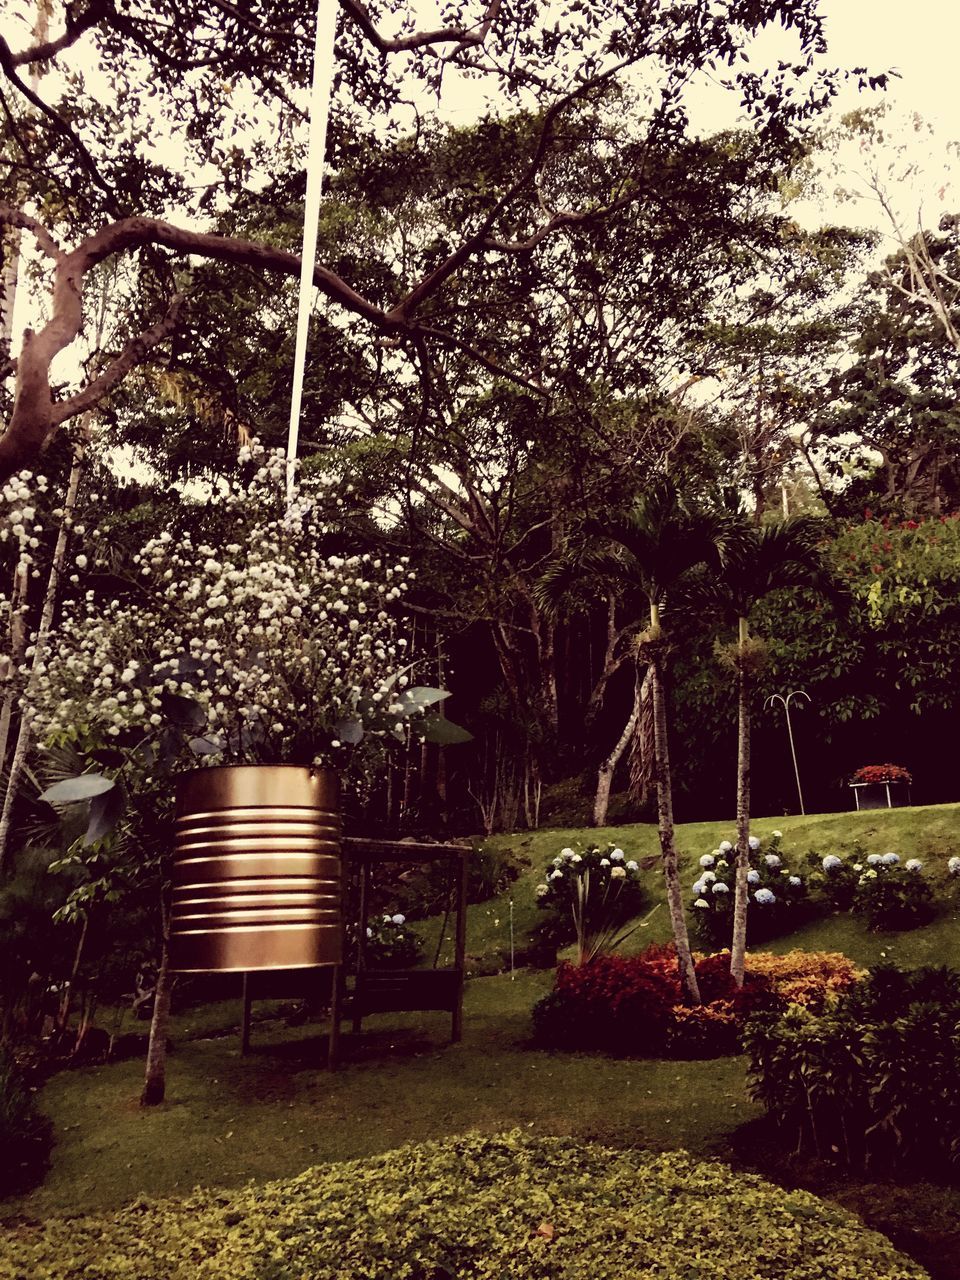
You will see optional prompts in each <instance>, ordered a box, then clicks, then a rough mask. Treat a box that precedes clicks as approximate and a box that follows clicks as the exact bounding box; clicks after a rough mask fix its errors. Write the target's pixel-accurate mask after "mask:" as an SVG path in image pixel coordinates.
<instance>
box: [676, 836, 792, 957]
mask: <svg viewBox="0 0 960 1280" xmlns="http://www.w3.org/2000/svg"><path fill="white" fill-rule="evenodd" d="M782 839H783V836H782V834H781V833H780V832H779V831H774V832H773V834H772V835H771V836H770V837H769V838H768V839H767V840H761V839H760V837H759V836H751V837H750V870H749V871H748V872H747V884H748V897H747V936H748V937H749V938H750V940H751V941H753V942H756V941H760V940H762V939H763V938H770V937H774V936H776V935H777V934H778V933H783V932H786V931H788V930H790V929H794V928H796V927H797V925H798V924H799V923H800V922H801V919H802V917H803V908H804V906H805V904H806V901H807V885H806V883H805V881H804V878H803V876H801V875H799V874H798V873H797V872H796V871H795V870H793V869H791V868H790V867H789V866H787V865H786V862H785V861H784V856H783V853H782V851H781V841H782ZM736 862H737V851H736V848H735V847H734V843H733V841H731V840H722V841H721V842H720V844H719V845H718V846H717V848H716V849H714V850H713V851H712V853H705V854H703V856H702V857H701V858H700V872H699V874H698V876H697V879H696V880H695V881H694V883H693V886H692V889H693V899H692V904H691V905H692V908H693V919H694V924H695V926H696V928H697V931H698V933H700V935H701V936H702V937H703V938H704V940H705V941H707V942H709V943H710V944H711V945H716V946H729V945H730V939H731V936H732V933H733V906H734V898H735V894H736V870H737V868H736Z"/></svg>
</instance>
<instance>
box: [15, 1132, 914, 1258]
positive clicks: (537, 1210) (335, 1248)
mask: <svg viewBox="0 0 960 1280" xmlns="http://www.w3.org/2000/svg"><path fill="white" fill-rule="evenodd" d="M926 1274H927V1273H926V1272H925V1271H924V1270H923V1269H922V1268H921V1267H919V1266H918V1265H917V1264H916V1263H914V1262H912V1261H910V1260H909V1259H907V1258H905V1257H903V1256H902V1255H900V1254H898V1253H897V1252H896V1250H895V1249H894V1247H893V1245H892V1244H891V1243H890V1241H889V1240H887V1239H886V1237H884V1236H881V1235H878V1234H876V1233H874V1232H871V1231H868V1230H866V1229H865V1228H864V1227H863V1226H862V1224H861V1223H860V1222H859V1220H858V1219H856V1218H855V1217H853V1215H851V1214H850V1213H848V1212H846V1211H845V1210H842V1209H840V1208H838V1207H836V1206H834V1205H828V1204H825V1203H823V1202H822V1201H820V1200H818V1199H817V1198H816V1197H814V1196H812V1195H810V1194H809V1193H807V1192H803V1191H784V1190H782V1189H780V1188H778V1187H774V1186H772V1185H771V1184H769V1183H767V1182H765V1181H764V1180H763V1179H761V1178H758V1177H756V1176H754V1175H752V1174H739V1173H736V1174H735V1173H734V1172H733V1171H732V1170H731V1169H729V1168H727V1167H726V1166H725V1165H722V1164H719V1163H715V1162H701V1161H697V1160H694V1159H693V1158H692V1157H690V1156H688V1155H687V1154H686V1153H684V1152H666V1153H654V1152H643V1151H623V1150H611V1149H608V1148H605V1147H602V1146H598V1145H595V1144H591V1143H578V1142H574V1141H573V1140H571V1139H567V1138H535V1137H533V1136H531V1135H528V1134H526V1133H522V1132H518V1131H515V1132H513V1133H508V1134H505V1135H501V1136H497V1137H483V1136H480V1135H477V1134H470V1135H467V1136H464V1137H458V1138H450V1139H445V1140H443V1141H439V1142H430V1143H423V1144H420V1145H415V1146H407V1147H403V1148H401V1149H400V1150H398V1151H390V1152H387V1153H386V1154H384V1155H381V1156H376V1157H374V1158H372V1159H367V1160H355V1161H350V1162H347V1163H344V1164H335V1165H327V1166H325V1167H321V1168H316V1169H310V1170H308V1171H307V1172H306V1173H303V1174H301V1175H300V1176H299V1177H296V1178H292V1179H287V1180H284V1181H280V1182H272V1183H268V1184H266V1185H261V1186H254V1185H252V1184H251V1185H249V1186H247V1187H245V1188H243V1189H240V1190H235V1191H228V1192H216V1191H209V1190H207V1191H199V1190H198V1191H196V1192H195V1193H194V1194H193V1196H191V1197H190V1198H188V1199H183V1200H161V1201H149V1200H141V1201H137V1202H135V1203H134V1204H132V1205H130V1206H128V1207H127V1208H126V1209H123V1210H121V1211H120V1212H119V1213H116V1214H112V1215H103V1216H98V1217H86V1218H74V1219H66V1220H54V1221H50V1222H47V1223H44V1224H43V1225H38V1226H36V1227H29V1228H24V1227H21V1228H18V1229H15V1230H12V1231H9V1232H8V1233H7V1234H6V1235H5V1236H0V1277H2V1278H3V1280H28V1278H29V1280H80V1277H83V1280H121V1278H122V1280H188V1278H189V1280H211V1278H219V1277H223V1280H227V1277H229V1278H230V1280H254V1278H256V1280H303V1278H304V1277H309V1280H388V1278H389V1280H450V1278H451V1277H456V1278H457V1280H502V1278H503V1277H510V1280H582V1278H583V1277H585V1276H589V1277H591V1280H680V1278H683V1280H694V1278H696V1280H781V1278H782V1280H788V1278H789V1280H823V1278H824V1277H826V1276H829V1277H830V1280H862V1277H864V1276H870V1278H871V1280H920V1278H921V1277H925V1276H926Z"/></svg>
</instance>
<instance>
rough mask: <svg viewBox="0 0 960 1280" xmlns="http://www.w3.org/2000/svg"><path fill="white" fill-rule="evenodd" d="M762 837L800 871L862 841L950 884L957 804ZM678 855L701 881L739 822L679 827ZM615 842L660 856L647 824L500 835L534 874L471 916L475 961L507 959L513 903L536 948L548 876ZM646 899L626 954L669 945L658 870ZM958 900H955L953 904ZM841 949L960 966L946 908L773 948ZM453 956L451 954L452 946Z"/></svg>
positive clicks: (836, 924) (633, 852) (805, 935)
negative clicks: (778, 845) (578, 848)
mask: <svg viewBox="0 0 960 1280" xmlns="http://www.w3.org/2000/svg"><path fill="white" fill-rule="evenodd" d="M752 830H753V831H754V832H755V833H756V834H757V835H759V836H764V835H767V834H769V833H771V832H773V831H781V832H783V850H784V855H785V857H786V860H787V861H788V863H790V864H791V865H797V864H799V862H800V861H801V859H802V858H803V857H804V856H805V855H806V854H807V852H808V851H809V850H811V849H815V850H816V851H817V852H819V853H820V854H827V853H842V852H843V851H844V850H849V849H852V847H853V845H854V844H855V843H856V841H858V840H859V841H861V842H862V843H863V845H864V846H865V847H866V850H867V852H868V853H886V852H887V850H890V849H892V850H895V851H896V852H898V853H900V854H901V856H902V857H903V858H912V857H918V858H921V859H923V861H924V863H925V871H926V872H927V873H928V874H930V876H931V877H932V878H933V879H934V880H935V881H936V882H940V883H943V882H945V881H946V879H947V859H948V858H950V857H951V856H952V855H953V854H955V853H960V805H955V804H949V805H929V806H926V807H923V808H915V809H882V810H873V811H871V812H865V813H830V814H809V815H807V816H806V817H799V816H797V817H789V818H761V819H758V820H757V821H755V822H754V823H753V824H752ZM676 836H677V845H678V847H679V849H680V851H681V855H682V856H681V867H682V871H681V874H682V877H683V882H684V885H686V886H689V884H691V883H692V882H693V880H694V879H695V878H696V870H697V869H698V868H697V859H698V858H699V857H700V855H701V854H703V853H709V852H710V850H711V849H714V848H715V847H716V846H717V844H718V843H719V842H720V841H721V840H723V839H733V837H734V829H733V823H732V822H731V823H725V822H695V823H686V824H683V825H680V826H678V827H677V829H676ZM607 840H613V841H616V842H617V843H618V844H620V845H621V846H622V847H623V849H624V850H625V851H626V852H627V854H628V856H644V855H648V854H655V853H657V852H658V851H659V843H658V839H657V829H656V827H655V826H651V825H648V824H638V825H635V826H628V827H601V828H586V829H579V830H578V829H573V828H559V829H557V830H547V831H536V832H530V833H521V834H519V835H510V836H497V837H495V838H494V839H493V840H491V841H489V844H490V845H492V846H496V847H500V848H512V849H513V850H514V851H515V852H517V853H519V854H522V855H523V856H524V857H525V858H527V859H529V862H530V868H529V870H528V871H527V872H525V873H524V874H523V875H522V876H521V877H520V879H519V880H517V881H516V883H515V884H514V885H513V886H512V889H511V892H510V893H509V894H508V895H505V896H504V898H501V899H498V900H496V901H494V902H487V903H477V904H475V905H473V906H471V907H470V909H469V919H468V927H467V942H468V950H469V951H470V952H471V954H473V955H475V956H491V955H496V954H505V955H507V956H508V955H509V946H510V935H509V901H508V899H509V898H511V897H512V899H513V920H514V932H515V939H516V943H517V945H518V946H522V945H523V944H524V943H526V942H527V941H528V940H529V937H530V935H531V933H532V932H533V930H534V929H535V928H536V926H537V924H538V923H539V921H540V920H541V919H542V916H541V914H540V912H539V911H538V910H537V904H536V892H535V890H536V886H537V885H538V884H539V883H540V882H541V881H542V880H543V876H544V869H545V868H546V866H547V864H548V862H549V861H550V859H551V858H553V857H555V856H556V854H557V853H558V852H559V850H560V849H562V848H563V847H564V846H565V845H574V844H576V842H577V841H580V842H582V843H588V842H590V841H596V842H598V843H600V844H603V843H605V842H606V841H607ZM646 877H647V887H648V892H649V897H650V900H651V902H652V903H654V904H657V905H656V906H655V909H654V911H653V914H652V916H651V917H650V919H649V921H648V922H647V923H646V924H645V925H644V926H643V927H642V928H640V929H638V930H637V932H636V933H635V934H634V935H633V937H632V938H631V939H630V940H629V942H628V943H627V944H626V946H625V948H624V950H627V951H629V950H631V949H635V950H640V949H642V948H643V947H644V946H646V945H647V943H648V942H665V941H667V940H668V939H669V937H670V922H669V920H668V918H667V911H666V905H665V903H664V895H663V880H662V877H661V875H660V871H659V868H654V869H653V870H651V871H649V872H647V873H646ZM954 901H955V899H954ZM417 928H418V929H419V930H420V931H421V932H422V933H424V934H425V935H426V936H428V937H429V938H430V940H431V942H433V941H434V940H435V938H436V930H435V928H434V927H433V925H432V923H431V922H426V926H425V927H421V926H420V925H418V926H417ZM793 946H800V947H803V948H804V949H806V950H810V951H819V950H828V951H844V952H845V953H846V954H847V955H849V956H850V957H851V959H853V960H856V961H857V962H858V963H859V964H864V965H868V964H875V963H877V962H878V961H880V960H882V959H887V960H891V961H895V962H897V963H900V964H904V965H908V966H909V965H921V964H951V965H954V966H957V967H960V930H958V929H957V919H956V911H954V910H946V911H944V912H942V913H941V914H940V915H939V916H938V917H937V919H936V920H934V921H933V922H932V923H931V924H930V925H929V926H927V927H926V928H924V929H917V930H913V931H911V932H908V933H902V934H884V935H881V934H870V933H868V932H867V931H866V930H865V929H864V928H863V927H862V926H861V925H860V924H859V923H858V922H855V921H853V920H852V919H849V918H847V917H843V918H835V919H831V920H821V921H815V922H814V923H812V924H810V925H809V926H808V927H807V928H805V929H803V930H801V931H799V932H797V933H795V934H793V935H791V936H790V937H789V938H787V939H783V940H781V941H780V943H779V944H775V945H774V946H773V947H772V948H771V949H772V950H789V949H790V948H791V947H793ZM445 950H446V951H447V953H448V954H449V947H447V948H445Z"/></svg>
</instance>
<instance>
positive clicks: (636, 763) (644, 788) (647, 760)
mask: <svg viewBox="0 0 960 1280" xmlns="http://www.w3.org/2000/svg"><path fill="white" fill-rule="evenodd" d="M650 683H651V682H650V673H649V672H647V674H646V675H645V676H644V678H643V681H642V682H641V684H640V715H639V718H638V720H637V727H636V729H635V730H634V733H633V742H632V743H631V744H630V796H631V799H632V800H633V801H634V803H635V804H638V805H640V806H643V805H645V804H646V803H647V801H648V800H649V799H650V794H651V792H652V791H653V788H654V785H655V778H654V774H655V773H656V760H655V756H656V752H655V750H654V744H653V695H652V693H651V688H650Z"/></svg>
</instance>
